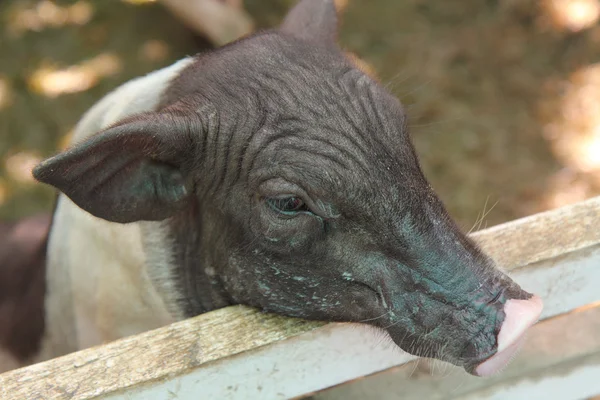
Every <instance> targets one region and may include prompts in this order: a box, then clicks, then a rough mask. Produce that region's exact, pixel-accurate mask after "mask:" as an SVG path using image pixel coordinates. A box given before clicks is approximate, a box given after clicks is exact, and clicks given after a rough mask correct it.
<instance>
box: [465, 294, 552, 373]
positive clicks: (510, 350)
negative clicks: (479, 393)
mask: <svg viewBox="0 0 600 400" xmlns="http://www.w3.org/2000/svg"><path fill="white" fill-rule="evenodd" d="M542 308H543V303H542V299H540V298H539V297H538V296H535V295H534V296H532V297H531V298H530V299H528V300H515V299H511V300H508V301H507V302H506V303H505V304H504V314H505V318H504V322H503V323H502V325H501V327H500V332H499V333H498V338H497V346H498V350H497V351H496V354H494V355H493V356H491V357H489V358H488V359H487V360H485V361H483V362H482V363H480V364H479V365H476V366H475V368H474V369H473V370H472V371H471V373H473V374H474V375H477V376H490V375H493V374H495V373H497V372H499V371H501V370H502V369H503V368H504V367H505V366H506V365H508V363H509V362H510V361H511V360H512V358H513V357H514V356H515V355H516V353H517V351H518V350H519V348H520V346H521V344H522V343H523V340H524V338H525V332H526V331H527V329H528V328H529V327H531V326H532V325H533V324H534V323H535V322H536V321H537V320H538V319H539V317H540V314H541V313H542Z"/></svg>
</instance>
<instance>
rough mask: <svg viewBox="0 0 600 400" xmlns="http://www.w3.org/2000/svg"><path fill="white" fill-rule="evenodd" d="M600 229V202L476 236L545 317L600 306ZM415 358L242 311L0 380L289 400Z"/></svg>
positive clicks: (68, 395)
mask: <svg viewBox="0 0 600 400" xmlns="http://www.w3.org/2000/svg"><path fill="white" fill-rule="evenodd" d="M598 226H600V198H598V199H593V200H589V201H587V202H584V203H580V204H577V205H574V206H570V207H565V208H562V209H559V210H555V211H551V212H548V213H543V214H539V215H535V216H532V217H529V218H526V219H524V220H518V221H515V222H511V223H508V224H504V225H501V226H498V227H494V228H491V229H488V230H486V231H483V232H480V233H477V234H475V235H474V236H475V237H476V238H477V240H478V241H480V242H481V243H482V246H483V247H484V249H485V250H486V251H487V252H488V253H490V254H492V255H493V256H494V257H495V258H496V259H497V260H499V263H500V264H501V265H502V266H504V267H506V268H507V269H508V270H510V271H511V275H512V276H513V278H514V279H515V280H516V281H518V282H519V283H520V284H522V286H523V287H524V288H525V289H526V290H529V291H533V292H536V293H538V294H540V295H541V296H542V297H543V298H544V300H545V302H546V307H545V311H544V314H543V316H544V317H549V316H553V315H557V314H560V313H563V312H565V311H568V310H571V309H573V308H575V307H580V306H582V305H585V304H588V303H590V302H593V301H597V300H600V294H599V292H598V289H597V288H598V287H600V268H598V266H599V265H600V231H599V230H598V229H597V227H598ZM413 358H414V357H412V356H409V355H407V354H404V353H402V352H401V351H399V350H397V349H396V348H395V347H394V346H393V345H392V344H391V343H390V341H389V338H387V337H386V335H384V334H382V333H380V332H376V331H375V330H374V329H372V328H368V327H365V326H362V325H353V324H327V325H324V326H323V324H320V323H315V322H306V321H301V320H296V319H289V318H283V317H276V316H272V315H269V314H264V313H260V312H257V311H254V310H251V309H248V308H246V307H242V306H236V307H230V308H226V309H222V310H217V311H214V312H212V313H208V314H204V315H201V316H199V317H196V318H193V319H190V320H187V321H182V322H179V323H176V324H173V325H170V326H167V327H164V328H161V329H157V330H155V331H151V332H147V333H144V334H141V335H137V336H134V337H129V338H125V339H122V340H119V341H116V342H113V343H110V344H108V345H105V346H102V347H98V348H94V349H88V350H84V351H81V352H78V353H74V354H71V355H68V356H65V357H61V358H58V359H55V360H50V361H48V362H45V363H41V364H37V365H33V366H31V367H28V368H24V369H20V370H16V371H11V372H9V373H6V374H4V375H0V398H2V399H24V398H26V399H46V398H57V399H90V398H96V397H97V396H100V397H102V398H115V399H116V398H124V397H121V396H120V393H123V391H125V390H126V391H127V397H126V398H128V399H147V398H168V396H170V395H171V394H173V395H176V396H177V398H179V399H188V398H189V399H196V398H198V395H199V394H202V397H204V398H220V399H238V398H239V399H246V398H261V399H271V398H289V397H294V396H299V395H301V394H304V393H307V392H311V391H314V390H320V389H323V388H326V387H329V386H332V385H335V384H338V383H341V382H345V381H348V380H350V379H354V378H356V377H360V376H363V375H366V374H371V373H373V372H377V371H381V370H384V369H386V368H389V367H392V366H394V365H399V364H402V363H406V362H408V361H410V360H411V359H413Z"/></svg>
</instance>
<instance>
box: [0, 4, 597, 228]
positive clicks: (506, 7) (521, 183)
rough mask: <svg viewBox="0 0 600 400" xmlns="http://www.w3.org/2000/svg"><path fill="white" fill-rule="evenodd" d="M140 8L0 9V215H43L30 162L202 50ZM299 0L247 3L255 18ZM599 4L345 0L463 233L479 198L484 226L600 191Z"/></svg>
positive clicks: (161, 16)
mask: <svg viewBox="0 0 600 400" xmlns="http://www.w3.org/2000/svg"><path fill="white" fill-rule="evenodd" d="M134 3H136V2H123V1H116V0H103V1H101V2H100V1H97V2H91V1H84V0H79V1H77V2H73V1H59V2H56V3H51V2H50V1H48V0H44V1H39V0H19V1H17V0H7V1H3V2H1V3H0V50H1V52H0V218H4V219H13V218H18V217H21V216H24V215H28V214H31V213H34V212H38V211H41V210H50V209H51V207H52V203H53V198H54V194H53V192H52V191H51V190H49V189H47V188H44V187H42V186H41V185H37V184H35V183H33V182H32V181H31V179H30V177H29V170H30V168H31V166H32V165H34V163H35V162H36V161H37V160H39V159H40V158H41V157H45V156H48V155H50V154H52V153H53V152H55V151H56V150H57V149H58V148H60V147H62V146H64V144H65V143H66V137H68V134H69V132H70V131H71V130H72V128H73V126H74V124H75V123H76V122H77V120H78V118H79V117H80V116H81V115H82V113H83V112H84V111H85V110H86V109H88V108H89V107H90V106H91V105H92V104H93V103H94V102H95V101H97V100H98V99H99V98H100V97H101V96H102V95H103V94H105V93H107V92H108V91H109V90H111V89H112V88H114V87H116V86H117V85H119V84H121V83H123V82H125V81H126V80H128V79H130V78H132V77H135V76H138V75H142V74H145V73H147V72H150V71H152V70H155V69H157V68H160V67H162V66H165V65H168V64H170V63H172V62H173V61H174V60H176V59H178V58H181V57H182V56H184V55H187V54H193V53H195V52H197V51H199V50H201V49H203V48H206V47H207V44H206V42H205V41H203V40H202V39H201V38H198V37H196V36H194V35H193V34H191V33H190V31H189V30H187V29H186V28H184V27H183V26H182V25H181V23H180V22H179V21H177V20H175V19H174V18H173V17H171V16H170V14H168V13H167V12H166V11H165V10H164V9H163V8H162V7H161V5H160V4H157V3H145V4H134ZM292 3H293V1H291V0H285V1H284V0H247V1H246V2H245V4H246V7H247V9H248V10H249V12H250V14H251V15H252V16H253V17H254V18H255V19H256V20H257V24H258V26H259V28H266V27H271V26H274V25H275V24H277V23H278V22H279V20H280V18H281V16H282V15H283V13H284V12H285V10H286V9H287V7H288V6H289V5H290V4H292ZM341 3H343V2H341ZM573 4H575V6H573ZM598 7H600V6H599V5H598V1H597V0H589V1H586V0H538V1H533V0H504V1H500V0H485V1H484V0H461V1H458V0H454V1H448V0H437V1H432V0H429V1H426V0H402V1H398V0H374V1H364V0H349V1H348V5H347V8H346V9H345V11H344V13H343V25H342V32H341V43H342V44H343V46H344V47H345V48H346V49H347V50H348V51H350V52H352V53H354V54H356V55H357V56H359V57H360V58H361V59H363V60H364V61H365V62H367V63H368V64H369V65H370V66H371V67H372V69H373V70H374V71H375V73H376V74H377V75H378V76H379V78H380V79H381V81H382V82H383V83H385V84H386V85H387V86H388V87H389V88H390V89H391V90H392V91H393V92H394V93H395V94H396V95H397V96H398V97H399V98H400V99H401V100H402V102H403V103H404V104H405V105H406V107H407V111H408V114H409V117H410V121H411V130H412V135H413V138H414V142H415V145H416V147H417V151H418V153H419V154H420V156H421V160H422V164H423V167H424V169H425V172H426V175H427V176H428V178H429V179H430V180H431V182H432V184H433V186H434V187H435V188H436V189H437V191H438V193H439V194H440V196H441V198H442V199H443V200H444V202H445V203H446V204H447V206H448V208H449V210H450V212H451V214H452V215H453V216H454V217H455V218H457V219H458V221H459V222H460V224H461V225H462V226H463V227H465V229H470V228H471V227H472V226H473V225H474V224H475V223H476V222H478V219H479V217H480V216H481V214H482V212H483V210H484V208H485V210H486V214H487V215H486V218H485V221H483V222H482V223H481V226H482V227H483V226H485V225H487V226H491V225H494V224H498V223H501V222H504V221H508V220H511V219H515V218H518V217H522V216H525V215H529V214H531V213H535V212H539V211H542V210H546V209H549V208H553V207H557V206H560V205H563V204H568V203H572V202H575V201H580V200H583V199H585V198H589V197H592V196H594V195H599V194H600V172H599V171H600V129H598V126H600V117H599V116H598V115H597V114H599V113H598V110H599V109H600V90H598V89H599V88H600V67H598V66H596V65H595V63H596V62H598V61H600V60H599V59H600V46H598V44H599V42H600V26H598V25H597V23H596V20H597V17H598V13H599V11H598Z"/></svg>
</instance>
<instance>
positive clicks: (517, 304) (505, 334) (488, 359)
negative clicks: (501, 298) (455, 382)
mask: <svg viewBox="0 0 600 400" xmlns="http://www.w3.org/2000/svg"><path fill="white" fill-rule="evenodd" d="M542 309H543V302H542V300H541V299H540V298H539V297H538V296H535V295H530V297H529V298H528V299H508V300H506V302H505V303H504V304H503V311H504V319H503V321H502V323H501V325H500V327H499V330H498V331H497V332H498V334H497V335H496V337H495V343H494V346H493V348H492V349H490V350H489V351H486V352H484V353H483V354H481V353H480V354H478V355H477V356H475V357H473V356H469V357H464V356H463V357H458V358H455V357H452V356H450V354H435V355H433V354H427V355H425V354H421V355H422V356H425V357H434V358H438V359H440V360H443V361H448V362H450V363H452V364H455V365H457V366H462V367H463V368H464V369H465V371H466V372H468V373H469V374H472V375H475V376H479V377H488V376H491V375H495V374H497V373H499V372H501V371H502V370H503V369H504V368H505V367H506V366H507V365H508V364H509V363H510V362H511V361H512V359H513V358H514V357H515V356H516V354H517V353H518V351H519V349H520V348H521V346H522V344H523V343H524V340H525V335H526V333H527V330H528V329H529V328H530V327H531V326H532V325H533V324H535V323H536V322H537V321H538V319H539V317H540V315H541V313H542ZM475 340H476V338H470V339H469V343H474V341H475ZM397 344H398V345H399V346H401V343H397ZM401 347H402V346H401ZM405 350H408V351H409V352H410V353H412V354H416V355H419V354H418V353H419V351H418V350H417V351H416V352H413V351H410V350H409V349H405ZM463 352H464V350H463Z"/></svg>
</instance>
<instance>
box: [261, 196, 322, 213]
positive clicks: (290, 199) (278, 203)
mask: <svg viewBox="0 0 600 400" xmlns="http://www.w3.org/2000/svg"><path fill="white" fill-rule="evenodd" d="M266 202H267V204H268V205H269V207H271V209H273V210H274V211H277V212H278V213H281V214H284V215H287V216H295V215H297V214H298V213H301V212H311V211H310V209H309V208H308V206H307V205H306V203H305V202H304V200H302V199H301V198H300V197H298V196H287V197H270V198H267V199H266Z"/></svg>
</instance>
